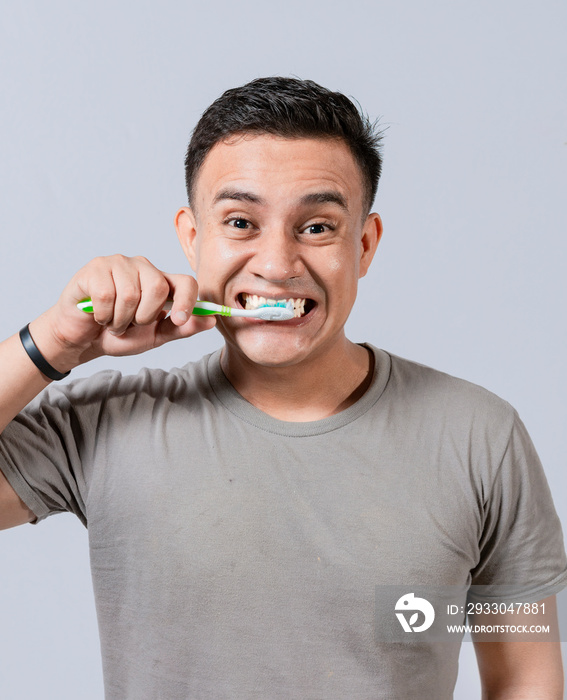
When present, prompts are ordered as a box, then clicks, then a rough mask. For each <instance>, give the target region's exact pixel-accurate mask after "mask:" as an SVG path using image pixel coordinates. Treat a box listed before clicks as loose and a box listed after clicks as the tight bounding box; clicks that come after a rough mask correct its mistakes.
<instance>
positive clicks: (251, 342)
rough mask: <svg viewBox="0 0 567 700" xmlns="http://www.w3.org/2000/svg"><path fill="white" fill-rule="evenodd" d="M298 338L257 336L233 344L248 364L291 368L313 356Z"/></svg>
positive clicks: (240, 339)
mask: <svg viewBox="0 0 567 700" xmlns="http://www.w3.org/2000/svg"><path fill="white" fill-rule="evenodd" d="M298 341H299V339H298V338H289V339H285V340H284V339H282V338H269V337H265V336H263V335H260V334H257V335H255V337H252V338H250V337H248V338H246V339H242V338H239V339H238V340H237V342H236V343H233V344H231V345H232V347H233V349H234V350H235V351H236V352H237V353H238V354H239V355H241V356H244V357H245V358H246V359H247V360H248V362H252V363H253V364H255V365H259V366H261V367H290V366H292V365H296V364H298V363H300V362H302V361H303V360H305V359H306V358H307V357H309V355H310V354H311V351H310V349H309V348H307V347H302V345H303V344H302V343H301V342H298Z"/></svg>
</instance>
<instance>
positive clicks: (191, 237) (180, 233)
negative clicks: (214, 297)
mask: <svg viewBox="0 0 567 700" xmlns="http://www.w3.org/2000/svg"><path fill="white" fill-rule="evenodd" d="M175 229H176V231H177V237H178V238H179V242H180V243H181V247H182V248H183V252H184V253H185V256H186V257H187V260H189V264H190V265H191V268H192V269H193V271H194V272H197V264H198V259H199V256H198V255H197V249H196V248H197V246H196V240H197V223H196V220H195V214H194V213H193V210H192V209H190V208H189V207H182V208H181V209H180V210H179V211H178V212H177V214H176V215H175Z"/></svg>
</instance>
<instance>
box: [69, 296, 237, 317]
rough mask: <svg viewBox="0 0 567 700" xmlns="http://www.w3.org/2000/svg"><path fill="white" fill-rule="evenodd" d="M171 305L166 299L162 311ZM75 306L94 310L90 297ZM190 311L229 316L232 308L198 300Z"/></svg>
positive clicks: (85, 310)
mask: <svg viewBox="0 0 567 700" xmlns="http://www.w3.org/2000/svg"><path fill="white" fill-rule="evenodd" d="M171 305H172V302H171V301H166V302H165V304H164V307H163V309H164V311H170V310H171ZM77 308H78V309H79V310H80V311H84V312H85V313H86V314H92V313H93V311H94V309H93V302H92V299H83V300H82V301H80V302H79V303H78V304H77ZM191 313H192V314H193V315H194V316H213V315H214V314H218V315H219V316H230V315H231V314H232V309H231V308H230V306H221V305H220V304H214V303H213V302H212V301H198V302H197V303H196V304H195V306H194V308H193V311H192V312H191Z"/></svg>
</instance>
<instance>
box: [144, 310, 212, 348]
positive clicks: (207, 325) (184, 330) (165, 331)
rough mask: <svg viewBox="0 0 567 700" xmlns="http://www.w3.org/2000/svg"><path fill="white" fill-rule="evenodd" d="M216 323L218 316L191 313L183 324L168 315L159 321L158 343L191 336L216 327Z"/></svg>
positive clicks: (157, 330) (157, 329)
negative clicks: (175, 321)
mask: <svg viewBox="0 0 567 700" xmlns="http://www.w3.org/2000/svg"><path fill="white" fill-rule="evenodd" d="M176 320H177V319H176ZM216 324H217V319H216V316H196V315H195V316H193V315H191V316H189V318H188V319H187V320H186V321H185V323H182V324H181V325H178V324H177V323H174V322H173V320H172V318H171V316H168V317H167V318H164V319H163V320H161V321H159V322H158V325H157V328H156V341H157V345H163V343H169V342H170V341H171V340H178V339H180V338H189V337H190V336H192V335H195V334H196V333H201V332H202V331H208V330H210V329H211V328H214V327H215V326H216Z"/></svg>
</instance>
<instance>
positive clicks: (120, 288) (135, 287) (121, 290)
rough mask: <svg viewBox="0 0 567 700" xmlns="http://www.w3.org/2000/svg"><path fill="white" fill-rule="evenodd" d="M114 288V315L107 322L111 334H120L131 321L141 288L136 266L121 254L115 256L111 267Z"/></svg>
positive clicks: (138, 301)
mask: <svg viewBox="0 0 567 700" xmlns="http://www.w3.org/2000/svg"><path fill="white" fill-rule="evenodd" d="M111 273H112V279H113V280H114V287H115V289H116V300H115V302H114V316H113V318H112V321H111V322H110V323H109V324H108V330H109V332H110V333H112V335H122V334H123V333H124V331H125V330H126V329H127V328H128V326H129V325H130V324H131V323H132V321H133V319H134V316H135V314H136V309H137V308H138V304H139V303H140V297H141V290H140V278H139V274H138V268H137V266H136V265H134V264H132V261H131V260H127V259H126V258H123V257H122V256H117V259H116V260H114V261H113V265H112V268H111Z"/></svg>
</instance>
